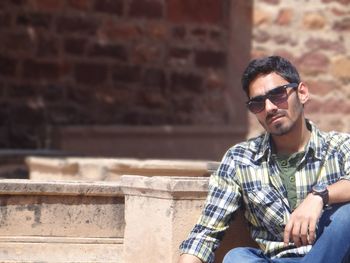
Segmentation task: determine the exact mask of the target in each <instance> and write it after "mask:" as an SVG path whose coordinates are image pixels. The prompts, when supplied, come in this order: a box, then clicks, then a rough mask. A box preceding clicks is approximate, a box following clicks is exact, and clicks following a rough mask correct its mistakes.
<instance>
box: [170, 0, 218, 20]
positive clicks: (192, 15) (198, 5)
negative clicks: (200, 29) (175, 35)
mask: <svg viewBox="0 0 350 263" xmlns="http://www.w3.org/2000/svg"><path fill="white" fill-rule="evenodd" d="M223 4H224V1H223V0H169V1H168V5H167V14H168V18H169V20H170V21H172V22H175V23H186V22H195V23H207V24H220V23H221V22H222V21H223V16H224V14H223V9H224V8H223Z"/></svg>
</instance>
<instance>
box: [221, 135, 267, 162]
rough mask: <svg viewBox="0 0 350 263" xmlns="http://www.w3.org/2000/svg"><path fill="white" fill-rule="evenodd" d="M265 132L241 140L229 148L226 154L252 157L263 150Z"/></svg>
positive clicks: (237, 156)
mask: <svg viewBox="0 0 350 263" xmlns="http://www.w3.org/2000/svg"><path fill="white" fill-rule="evenodd" d="M264 139H265V134H261V135H259V136H257V137H254V138H250V139H247V140H245V141H242V142H239V143H237V144H235V145H233V146H232V147H231V148H229V149H228V151H227V153H226V156H230V157H231V158H234V159H237V158H239V159H242V158H248V159H249V158H251V157H252V156H253V155H255V154H258V153H259V152H260V151H261V150H262V145H263V143H264Z"/></svg>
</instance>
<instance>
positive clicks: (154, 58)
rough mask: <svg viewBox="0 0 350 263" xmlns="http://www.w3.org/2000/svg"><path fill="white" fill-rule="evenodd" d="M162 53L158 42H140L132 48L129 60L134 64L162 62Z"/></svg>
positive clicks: (161, 47)
mask: <svg viewBox="0 0 350 263" xmlns="http://www.w3.org/2000/svg"><path fill="white" fill-rule="evenodd" d="M163 53H164V50H163V46H162V45H160V44H159V43H140V44H138V45H136V46H135V47H134V49H133V50H132V54H131V61H132V62H133V63H136V64H144V63H152V64H156V63H162V61H163Z"/></svg>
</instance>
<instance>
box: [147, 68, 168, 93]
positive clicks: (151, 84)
mask: <svg viewBox="0 0 350 263" xmlns="http://www.w3.org/2000/svg"><path fill="white" fill-rule="evenodd" d="M142 84H143V86H144V87H148V88H153V89H154V88H155V89H156V90H158V89H162V88H164V87H165V85H166V79H165V73H164V71H163V70H160V69H147V70H146V71H145V72H144V74H143V77H142Z"/></svg>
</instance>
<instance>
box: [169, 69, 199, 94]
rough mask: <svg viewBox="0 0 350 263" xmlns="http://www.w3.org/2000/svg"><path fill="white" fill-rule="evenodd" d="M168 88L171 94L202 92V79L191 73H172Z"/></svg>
mask: <svg viewBox="0 0 350 263" xmlns="http://www.w3.org/2000/svg"><path fill="white" fill-rule="evenodd" d="M170 87H171V92H172V93H173V94H178V93H184V92H185V93H187V92H200V91H203V79H202V77H201V76H199V75H195V74H192V73H173V74H172V75H171V83H170Z"/></svg>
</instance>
